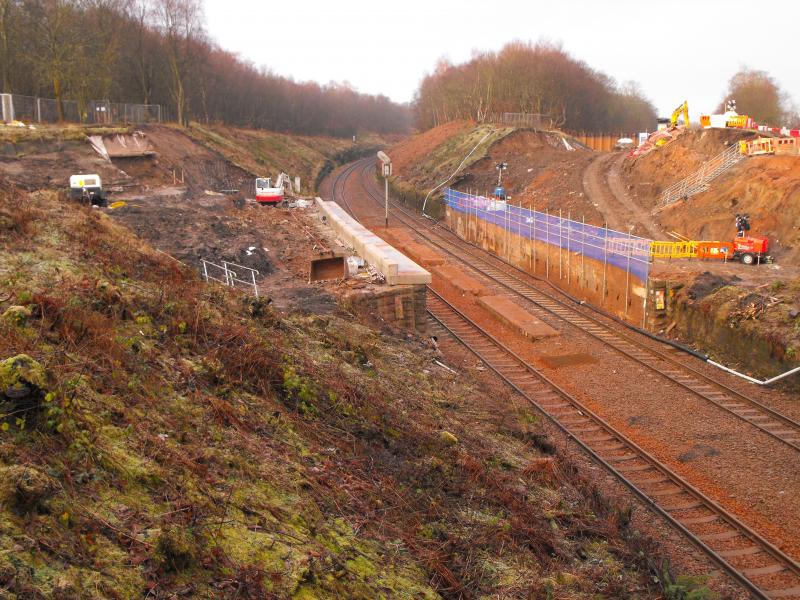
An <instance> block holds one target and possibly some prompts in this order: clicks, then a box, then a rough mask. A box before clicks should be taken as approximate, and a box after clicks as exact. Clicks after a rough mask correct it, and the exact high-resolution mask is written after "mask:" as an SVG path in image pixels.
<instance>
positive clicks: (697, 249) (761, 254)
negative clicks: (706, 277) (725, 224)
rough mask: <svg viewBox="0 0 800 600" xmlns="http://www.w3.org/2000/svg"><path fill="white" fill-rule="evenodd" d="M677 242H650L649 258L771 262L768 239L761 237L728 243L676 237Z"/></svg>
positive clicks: (743, 262)
mask: <svg viewBox="0 0 800 600" xmlns="http://www.w3.org/2000/svg"><path fill="white" fill-rule="evenodd" d="M677 237H679V238H681V239H679V241H677V242H661V241H653V242H650V257H651V258H701V259H708V260H722V261H729V260H730V261H734V260H737V261H740V262H741V263H742V264H745V265H754V264H761V263H770V262H772V257H771V256H770V255H769V254H768V252H769V239H768V238H766V237H763V236H747V237H736V238H734V239H733V241H730V242H720V241H694V240H689V239H686V238H683V237H682V236H677Z"/></svg>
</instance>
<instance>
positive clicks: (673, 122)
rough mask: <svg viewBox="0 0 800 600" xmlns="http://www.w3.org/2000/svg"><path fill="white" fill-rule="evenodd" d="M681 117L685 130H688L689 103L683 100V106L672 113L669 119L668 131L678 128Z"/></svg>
mask: <svg viewBox="0 0 800 600" xmlns="http://www.w3.org/2000/svg"><path fill="white" fill-rule="evenodd" d="M681 116H683V125H684V127H686V129H689V127H690V125H689V103H688V102H687V101H686V100H684V101H683V104H681V105H680V106H679V107H678V108H676V109H675V110H673V111H672V115H671V116H670V118H669V125H670V129H675V128H676V127H677V126H678V119H680V118H681Z"/></svg>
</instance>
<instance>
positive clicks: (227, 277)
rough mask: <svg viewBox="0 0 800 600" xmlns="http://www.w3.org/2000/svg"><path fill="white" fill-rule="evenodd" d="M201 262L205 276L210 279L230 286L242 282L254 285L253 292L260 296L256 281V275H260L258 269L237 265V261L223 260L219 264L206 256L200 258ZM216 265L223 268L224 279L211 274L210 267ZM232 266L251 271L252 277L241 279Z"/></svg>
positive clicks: (207, 279)
mask: <svg viewBox="0 0 800 600" xmlns="http://www.w3.org/2000/svg"><path fill="white" fill-rule="evenodd" d="M200 262H201V264H202V265H203V278H204V279H205V280H206V282H208V281H216V282H217V283H221V284H222V285H225V286H228V287H236V284H237V283H242V284H244V285H247V286H253V294H254V295H255V297H256V298H258V284H257V282H256V275H259V272H258V270H257V269H252V268H250V267H245V266H244V265H237V264H236V263H232V262H227V261H224V260H223V261H222V264H220V265H218V264H217V263H214V262H211V261H210V260H206V259H204V258H201V259H200ZM210 266H211V267H216V268H217V269H219V270H221V271H222V273H223V276H224V279H219V278H217V277H214V276H213V275H211V274H209V272H208V267H210ZM231 267H234V268H236V269H244V270H245V271H249V272H250V279H249V280H246V279H241V278H239V275H238V274H237V273H236V271H234V270H233V269H232V268H231Z"/></svg>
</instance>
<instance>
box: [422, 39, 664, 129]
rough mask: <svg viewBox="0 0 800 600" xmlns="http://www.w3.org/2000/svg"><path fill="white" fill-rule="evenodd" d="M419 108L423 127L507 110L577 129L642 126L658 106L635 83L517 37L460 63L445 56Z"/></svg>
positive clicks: (649, 125) (648, 125)
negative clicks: (545, 117)
mask: <svg viewBox="0 0 800 600" xmlns="http://www.w3.org/2000/svg"><path fill="white" fill-rule="evenodd" d="M414 108H415V117H416V122H417V126H418V127H420V128H421V129H428V128H431V127H434V126H436V125H440V124H442V123H446V122H449V121H453V120H458V119H475V120H477V121H484V120H485V119H486V118H487V117H488V116H489V115H491V114H493V113H501V112H518V113H535V114H544V115H548V116H550V117H551V118H552V119H553V121H554V123H555V124H556V126H559V127H562V128H565V129H570V130H576V131H578V130H581V131H593V132H607V131H627V132H630V131H644V130H652V129H653V128H654V127H655V122H656V111H655V107H654V106H653V105H652V103H651V102H650V101H649V100H647V99H646V98H645V97H644V95H643V94H642V92H641V90H640V89H639V87H638V86H637V85H636V84H634V83H628V84H626V85H624V86H618V85H617V84H616V83H615V82H614V80H613V79H611V78H610V77H608V76H607V75H605V74H603V73H600V72H598V71H595V70H593V69H592V68H590V67H589V66H588V65H587V64H586V63H584V62H582V61H579V60H576V59H575V58H573V57H571V56H570V55H569V54H568V53H567V52H565V51H564V50H563V49H562V48H561V47H560V46H559V45H555V44H550V43H545V42H539V43H536V44H531V43H523V42H513V43H510V44H507V45H506V46H505V47H503V49H502V50H500V51H499V52H483V53H479V54H476V55H475V56H474V57H473V58H472V59H471V60H470V61H468V62H466V63H463V64H460V65H453V64H451V63H449V62H447V61H444V60H443V61H440V63H439V64H438V65H437V66H436V69H435V70H434V72H433V73H431V74H430V75H427V76H426V77H425V78H424V79H423V80H422V82H421V84H420V86H419V89H418V90H417V93H416V97H415V102H414Z"/></svg>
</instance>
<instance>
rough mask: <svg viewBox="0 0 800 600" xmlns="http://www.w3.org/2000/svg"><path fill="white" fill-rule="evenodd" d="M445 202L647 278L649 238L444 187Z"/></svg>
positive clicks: (531, 238)
mask: <svg viewBox="0 0 800 600" xmlns="http://www.w3.org/2000/svg"><path fill="white" fill-rule="evenodd" d="M445 202H446V203H447V206H448V207H449V208H450V209H451V210H456V211H459V212H462V213H465V214H466V215H469V216H474V217H475V218H476V219H479V220H481V221H484V222H486V223H491V224H493V225H495V226H497V227H500V228H502V229H505V230H507V231H509V232H510V233H513V234H515V235H518V236H520V237H522V238H527V239H529V240H537V241H538V242H540V243H545V244H549V245H551V246H555V247H557V248H558V247H560V248H563V249H564V250H566V251H567V252H572V253H577V254H582V255H584V256H586V257H587V258H591V259H593V260H597V261H600V262H602V263H604V264H609V265H613V266H615V267H617V268H619V269H622V270H623V271H626V272H630V274H631V275H634V276H635V277H638V278H639V279H640V280H642V281H647V276H648V274H649V272H650V242H651V240H649V239H645V238H641V237H637V236H635V235H631V234H630V233H622V232H620V231H614V230H613V229H606V228H604V227H597V226H595V225H587V224H585V223H582V222H580V221H574V220H571V219H565V218H562V217H560V216H558V215H552V214H548V213H544V212H539V211H534V210H531V209H528V208H522V207H519V206H514V205H513V204H509V203H508V202H506V201H504V200H496V199H493V198H487V197H485V196H475V195H472V194H467V193H464V192H459V191H457V190H453V189H450V188H447V189H445Z"/></svg>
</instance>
